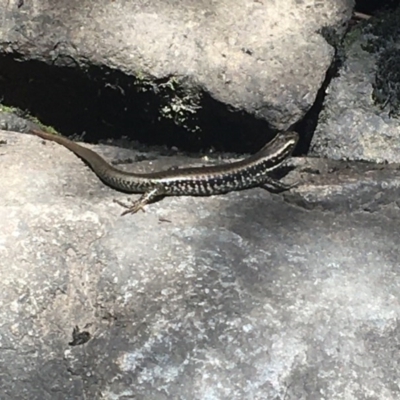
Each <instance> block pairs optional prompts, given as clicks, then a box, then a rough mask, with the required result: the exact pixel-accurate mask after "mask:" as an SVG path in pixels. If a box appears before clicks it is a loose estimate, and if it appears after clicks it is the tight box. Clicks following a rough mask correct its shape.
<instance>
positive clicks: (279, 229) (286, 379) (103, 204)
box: [0, 131, 400, 400]
mask: <svg viewBox="0 0 400 400" xmlns="http://www.w3.org/2000/svg"><path fill="white" fill-rule="evenodd" d="M0 143H2V144H1V145H0V166H1V171H2V177H1V186H0V254H1V262H0V268H1V276H2V279H1V282H0V313H1V315H0V321H1V323H0V349H1V351H0V365H1V368H0V393H2V395H1V398H2V399H5V400H8V399H13V400H14V399H29V400H31V399H44V400H46V399H52V400H53V399H146V400H153V399H157V400H159V399H160V400H164V399H185V400H186V399H188V400H189V399H190V400H197V399H198V400H211V399H212V400H214V399H215V400H216V399H218V400H225V399H226V400H228V399H229V400H236V399H237V400H242V399H244V400H247V399H248V400H250V399H251V400H258V399H259V400H264V399H281V400H298V399H332V400H333V399H342V398H343V399H368V400H375V399H377V400H378V399H385V400H390V399H398V398H399V397H400V387H399V381H398V364H399V362H400V353H399V345H400V339H399V337H400V336H399V324H398V321H399V318H400V305H399V298H400V254H399V242H400V232H399V229H398V225H399V223H398V222H399V218H400V210H399V204H398V203H396V200H395V199H396V196H395V195H394V193H395V192H394V191H395V188H396V187H397V191H398V190H399V181H400V178H399V171H398V170H396V169H394V168H393V169H391V170H381V171H380V170H379V169H376V168H374V167H373V166H371V168H370V169H371V171H372V172H365V175H366V177H365V182H362V184H363V185H364V188H366V189H365V190H368V187H369V188H371V191H372V192H371V193H375V195H374V196H370V197H371V199H372V198H373V197H374V198H376V201H377V202H379V199H380V197H382V196H386V189H387V187H388V188H389V189H388V190H389V192H390V191H391V193H392V194H391V195H390V196H392V201H387V202H385V204H379V206H378V207H376V208H374V207H372V208H370V209H369V210H368V211H363V210H364V205H363V202H362V201H361V202H360V201H359V199H360V198H361V199H362V198H363V196H366V195H365V193H361V194H360V196H361V197H357V196H358V195H357V194H358V193H359V192H360V184H358V183H357V179H356V177H357V168H366V167H359V166H358V164H353V165H350V167H349V168H343V166H342V164H337V165H336V166H334V165H333V164H332V165H329V164H324V161H323V160H307V159H306V160H294V162H295V163H298V164H299V166H298V169H299V170H300V177H301V178H302V179H303V183H302V184H301V185H300V186H299V187H298V188H297V189H296V190H293V191H292V193H289V194H287V195H286V197H287V198H286V200H285V199H284V198H283V196H277V195H272V194H270V193H268V192H266V191H263V190H261V189H253V190H249V191H244V192H237V193H231V194H228V195H225V196H215V197H207V198H191V197H179V198H178V197H177V198H166V199H164V200H163V201H161V202H158V203H156V204H152V205H150V206H149V207H147V210H146V212H145V213H138V214H136V215H134V216H127V217H120V216H119V213H120V211H121V209H120V208H119V206H118V205H116V204H115V203H113V202H112V199H113V198H119V199H124V198H125V196H126V195H121V194H118V193H117V192H114V191H112V190H111V189H109V188H107V187H105V186H104V185H102V184H101V183H100V181H98V179H97V178H96V177H95V176H94V174H93V173H92V172H91V171H90V170H89V169H88V168H87V167H85V166H84V164H83V163H82V162H81V161H80V160H79V159H78V158H76V157H75V156H74V155H73V154H71V153H69V152H68V151H67V150H65V149H64V148H62V147H61V146H58V145H56V144H52V143H46V145H44V144H43V143H42V141H41V140H39V139H38V138H36V137H31V136H29V135H22V134H17V133H10V132H1V131H0ZM94 148H95V149H96V150H97V151H99V152H103V150H104V148H103V147H94ZM106 151H108V154H111V151H110V150H109V149H107V148H106ZM125 154H126V153H125V152H124V157H125ZM131 157H132V159H135V158H136V154H135V153H132V156H131ZM117 158H118V156H117ZM165 160H166V158H162V159H161V160H160V161H152V162H151V163H150V162H143V163H137V164H140V165H135V166H134V167H135V168H134V169H135V170H137V167H138V168H143V169H146V170H147V169H149V168H150V169H151V168H156V169H157V168H159V167H160V166H161V165H165ZM179 161H182V160H179V159H176V158H175V157H174V158H173V161H172V164H175V163H176V162H179ZM364 171H365V169H364ZM380 173H382V174H383V175H379V174H380ZM307 176H312V177H313V179H314V180H315V182H314V184H315V189H314V191H313V190H312V182H311V183H310V182H309V181H311V179H309V180H307ZM319 176H322V178H320V179H321V180H320V183H318V177H319ZM324 176H325V177H326V179H323V177H324ZM288 179H289V178H288ZM329 179H331V183H332V185H330V184H329V183H328V184H327V183H326V182H328V181H329ZM373 180H376V182H377V184H378V182H381V181H385V182H386V183H388V185H382V187H381V188H380V192H379V191H378V190H377V189H376V187H374V185H373ZM339 182H341V183H342V186H343V189H342V191H339V190H338V185H339ZM368 185H369V186H368ZM352 187H353V189H354V190H353V193H352V192H351V188H352ZM374 191H375V192H374ZM307 193H308V194H307ZM310 193H311V194H310ZM331 193H334V194H335V193H336V194H337V193H339V194H340V193H342V194H343V193H344V194H343V197H347V198H348V202H349V203H348V204H347V205H346V206H345V207H344V206H343V207H342V206H338V207H335V206H333V205H332V204H334V203H335V202H337V197H335V196H336V195H335V196H332V197H329V196H330V194H331ZM379 193H381V195H380V196H379ZM324 194H326V196H325V199H326V200H325V203H324V202H323V201H321V199H322V198H323V197H324ZM397 194H398V192H397ZM390 196H388V197H390ZM329 198H330V199H331V202H330V201H329ZM397 198H398V196H397ZM296 199H297V200H296ZM307 199H311V200H310V202H309V206H308V208H309V209H306V207H305V206H304V204H303V205H302V206H299V205H300V204H301V202H306V201H307ZM318 199H319V200H318ZM296 201H297V204H295V203H296ZM318 201H319V203H318ZM317 203H318V204H317ZM329 203H331V205H329ZM339 203H340V202H339ZM166 219H167V220H169V221H170V222H165V220H166ZM75 326H79V328H80V330H81V331H87V332H89V333H90V336H91V338H90V340H89V341H88V342H87V343H85V344H82V345H77V346H70V345H69V344H68V343H70V342H71V340H72V337H71V335H72V332H73V329H74V327H75Z"/></svg>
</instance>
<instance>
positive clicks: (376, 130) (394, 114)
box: [311, 8, 400, 163]
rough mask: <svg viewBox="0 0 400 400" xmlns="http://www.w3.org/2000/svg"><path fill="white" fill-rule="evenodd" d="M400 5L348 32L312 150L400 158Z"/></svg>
mask: <svg viewBox="0 0 400 400" xmlns="http://www.w3.org/2000/svg"><path fill="white" fill-rule="evenodd" d="M399 24H400V8H399V10H398V11H397V12H394V13H393V12H391V13H388V14H386V15H383V16H381V17H380V18H372V19H371V20H370V21H369V22H368V23H367V24H365V26H362V27H360V28H358V29H356V30H355V31H353V32H351V33H350V34H349V35H348V37H347V38H346V46H345V61H344V64H343V66H342V67H341V68H340V71H339V73H338V76H337V77H335V78H334V79H333V80H332V82H331V83H330V85H329V88H328V91H327V96H326V98H325V103H324V107H323V109H322V112H321V114H320V116H319V123H318V126H317V129H316V131H315V133H314V136H313V139H312V143H311V152H312V153H313V154H315V155H320V156H324V157H328V158H331V159H336V160H343V159H345V160H366V161H375V162H390V163H398V162H400V120H399V116H400V107H399V104H400V75H399V62H400V51H399V49H398V43H399V41H400V31H399Z"/></svg>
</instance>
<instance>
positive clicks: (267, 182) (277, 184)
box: [259, 176, 298, 192]
mask: <svg viewBox="0 0 400 400" xmlns="http://www.w3.org/2000/svg"><path fill="white" fill-rule="evenodd" d="M297 185H298V182H295V183H293V184H291V185H288V184H286V183H283V182H281V181H278V180H276V179H273V178H271V177H267V176H266V177H264V181H263V182H262V183H261V184H260V185H259V186H260V187H262V188H263V189H266V190H268V191H269V192H271V191H273V192H284V191H286V190H290V189H292V188H294V187H296V186H297ZM271 189H272V190H271Z"/></svg>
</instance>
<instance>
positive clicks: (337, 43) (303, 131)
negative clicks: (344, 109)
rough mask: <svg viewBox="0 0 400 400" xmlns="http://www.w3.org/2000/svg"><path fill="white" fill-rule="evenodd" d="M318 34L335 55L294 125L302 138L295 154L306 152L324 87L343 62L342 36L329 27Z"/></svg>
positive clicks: (316, 119)
mask: <svg viewBox="0 0 400 400" xmlns="http://www.w3.org/2000/svg"><path fill="white" fill-rule="evenodd" d="M320 34H321V35H322V36H323V37H324V39H325V40H326V41H327V42H328V43H329V44H330V45H331V46H332V47H333V48H334V49H335V55H334V58H333V61H332V64H331V65H330V67H329V68H328V70H327V72H326V74H325V79H324V82H323V83H322V85H321V88H320V89H319V90H318V93H317V96H316V97H315V101H314V104H313V105H312V106H311V108H310V109H309V110H308V111H307V113H306V115H305V116H304V118H303V119H302V120H300V121H299V122H298V123H297V124H296V125H295V126H294V130H295V131H297V132H299V134H300V137H301V138H302V140H301V142H300V143H299V145H298V146H297V149H296V153H295V155H306V154H308V151H309V148H310V144H311V140H312V137H313V134H314V131H315V129H316V127H317V124H318V117H319V114H320V112H321V110H322V107H323V105H324V100H325V95H326V89H327V87H328V86H329V84H330V83H331V80H332V79H333V78H334V77H335V76H337V75H338V71H339V69H340V66H341V65H342V64H343V62H344V52H343V51H342V41H343V38H341V37H339V36H338V35H337V33H336V32H335V31H334V30H333V29H330V28H323V29H322V30H321V32H320Z"/></svg>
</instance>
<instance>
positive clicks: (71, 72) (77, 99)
mask: <svg viewBox="0 0 400 400" xmlns="http://www.w3.org/2000/svg"><path fill="white" fill-rule="evenodd" d="M21 58H22V56H21ZM0 76H1V77H2V79H1V81H0V92H1V93H2V96H3V97H2V103H3V104H4V105H6V106H14V107H18V108H19V109H21V110H26V112H27V113H29V114H30V115H32V116H34V117H37V118H38V119H39V120H40V121H41V122H42V123H43V124H45V125H48V126H53V127H54V128H55V129H56V130H58V131H60V132H61V133H63V134H65V135H72V134H78V135H80V134H82V133H84V134H85V135H84V140H86V141H88V142H97V141H99V140H100V139H105V138H115V139H117V138H120V137H122V136H126V137H128V138H130V139H133V140H137V141H139V142H142V143H145V144H149V145H167V146H176V147H178V148H180V149H182V150H187V151H201V150H208V149H210V148H212V149H215V150H218V151H233V152H241V153H243V152H255V151H257V150H258V149H260V148H261V147H262V146H263V145H264V144H265V142H266V141H267V140H266V138H268V137H271V138H272V137H273V136H274V135H275V133H276V132H274V131H273V130H271V129H270V127H269V126H268V124H267V123H266V122H265V121H262V120H257V119H256V118H254V116H251V115H249V114H246V113H244V112H238V111H232V110H229V109H228V108H227V106H226V105H224V104H222V103H219V102H217V101H215V100H214V99H212V98H211V97H210V96H207V95H205V94H204V93H202V94H201V98H200V100H199V106H200V108H199V109H198V110H196V111H197V112H195V113H190V112H189V113H186V114H185V115H184V118H185V120H184V123H181V124H178V125H177V124H176V123H175V122H174V118H175V117H177V116H176V115H171V118H168V117H167V118H166V117H165V115H161V112H162V111H160V110H163V109H165V107H167V108H168V107H170V105H171V98H173V97H174V96H178V98H179V95H180V94H182V93H183V91H184V90H183V89H182V87H181V86H179V85H172V86H171V85H170V84H168V81H166V82H163V81H153V82H151V83H150V82H149V81H144V80H143V81H139V80H138V78H135V77H134V76H129V75H126V74H123V73H121V72H120V71H116V70H111V69H106V68H104V67H88V68H85V69H82V68H77V67H76V66H75V64H74V65H73V66H71V67H59V66H57V67H55V66H51V65H48V64H46V63H44V62H40V61H19V60H18V57H17V56H15V55H13V56H11V55H8V56H3V57H1V58H0ZM143 82H144V83H143ZM160 88H161V89H160ZM160 91H161V93H160ZM178 117H179V115H178Z"/></svg>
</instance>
